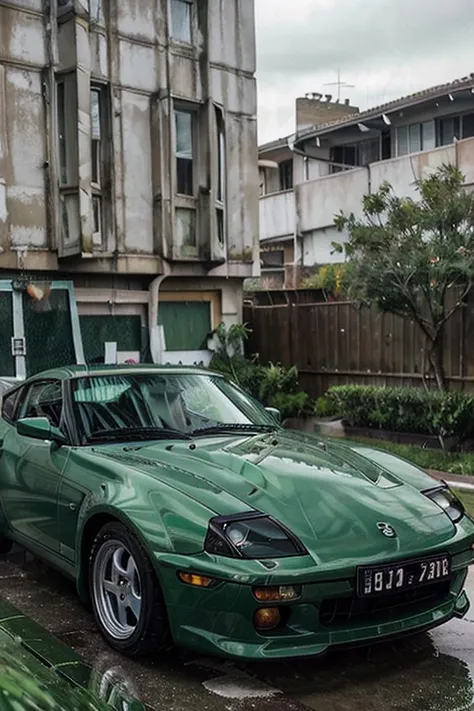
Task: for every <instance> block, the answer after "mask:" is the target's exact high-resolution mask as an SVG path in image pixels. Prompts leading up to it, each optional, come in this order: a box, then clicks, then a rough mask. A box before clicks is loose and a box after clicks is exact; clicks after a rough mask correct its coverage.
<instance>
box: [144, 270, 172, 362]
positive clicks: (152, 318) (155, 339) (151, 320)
mask: <svg viewBox="0 0 474 711" xmlns="http://www.w3.org/2000/svg"><path fill="white" fill-rule="evenodd" d="M163 269H164V272H165V273H164V274H161V275H160V276H159V277H156V279H153V281H152V282H151V284H150V286H149V288H148V292H149V301H148V332H149V334H150V335H149V338H150V352H151V359H152V361H153V363H155V364H157V365H159V364H161V363H162V362H163V350H164V348H163V346H164V344H163V342H162V339H161V329H160V327H159V325H158V308H159V301H160V289H161V285H162V284H163V282H164V280H165V279H166V278H167V277H169V276H170V274H171V269H170V266H169V264H167V263H166V262H163Z"/></svg>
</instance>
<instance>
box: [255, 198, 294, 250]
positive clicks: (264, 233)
mask: <svg viewBox="0 0 474 711" xmlns="http://www.w3.org/2000/svg"><path fill="white" fill-rule="evenodd" d="M295 228H296V212H295V193H294V191H293V190H286V191H285V192H282V193H273V194H272V195H265V196H263V197H262V198H260V239H261V240H262V239H267V238H268V237H283V236H286V235H289V236H293V235H294V234H295Z"/></svg>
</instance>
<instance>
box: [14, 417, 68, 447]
mask: <svg viewBox="0 0 474 711" xmlns="http://www.w3.org/2000/svg"><path fill="white" fill-rule="evenodd" d="M16 428H17V432H18V434H19V435H21V436H22V437H31V438H32V439H42V440H50V441H51V442H57V443H58V444H65V443H66V437H65V436H64V435H63V433H62V432H61V430H60V429H58V428H57V427H53V426H52V425H51V423H50V422H49V420H48V419H47V418H46V417H25V418H24V419H23V420H18V422H17V423H16Z"/></svg>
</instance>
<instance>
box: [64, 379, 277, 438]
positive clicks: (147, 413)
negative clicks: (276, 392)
mask: <svg viewBox="0 0 474 711" xmlns="http://www.w3.org/2000/svg"><path fill="white" fill-rule="evenodd" d="M72 398H73V409H74V415H75V419H76V422H77V425H78V428H79V432H80V437H81V440H82V441H83V442H88V441H90V440H94V439H100V438H101V437H103V438H104V439H107V438H116V439H120V438H121V437H123V438H126V437H128V435H133V436H136V438H137V439H141V435H142V436H143V438H153V437H154V436H157V437H158V436H159V435H160V431H161V432H162V433H163V434H164V435H166V436H168V437H170V438H172V437H173V434H175V435H176V436H178V435H183V434H184V435H190V434H200V433H205V432H206V431H208V432H213V431H214V432H216V433H218V431H219V430H221V429H223V428H224V429H225V428H228V429H229V430H231V429H233V428H235V429H237V430H240V429H244V430H245V429H250V430H251V429H252V428H253V429H256V430H258V429H271V428H272V427H275V426H276V422H275V419H274V418H273V416H272V415H271V414H270V413H268V412H267V411H266V410H265V408H264V407H262V406H261V405H260V404H259V403H257V402H256V401H255V400H253V399H252V398H251V397H250V396H248V395H246V394H245V393H244V392H243V391H242V390H240V389H239V388H237V387H236V386H234V385H232V384H231V383H230V382H228V381H227V380H225V379H223V378H221V377H219V376H215V375H212V374H209V375H206V374H198V373H197V374H194V373H191V374H169V375H167V374H162V373H160V374H156V373H151V374H150V373H130V374H128V373H127V374H117V375H104V376H89V377H85V378H78V379H75V380H73V381H72Z"/></svg>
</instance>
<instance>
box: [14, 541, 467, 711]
mask: <svg viewBox="0 0 474 711" xmlns="http://www.w3.org/2000/svg"><path fill="white" fill-rule="evenodd" d="M0 593H1V596H2V597H3V598H5V599H6V600H8V601H9V602H11V603H12V604H13V605H15V606H16V607H17V608H19V609H20V610H21V611H22V612H23V613H24V614H26V615H29V616H30V617H31V618H33V619H34V620H35V621H37V622H38V623H40V624H41V625H43V626H44V627H45V628H46V629H48V630H49V631H50V632H52V633H53V634H54V635H55V636H56V637H58V638H59V639H60V640H62V641H63V642H65V643H66V644H68V645H69V646H70V647H72V648H73V649H75V650H76V652H77V653H78V654H80V655H81V656H82V657H83V658H84V660H85V661H87V662H88V663H89V664H91V665H92V666H93V667H94V668H95V669H96V670H97V671H98V672H99V673H101V674H107V675H108V676H114V677H115V678H116V679H119V680H120V681H121V683H123V684H125V685H126V687H127V688H128V690H129V692H131V693H133V694H134V695H135V696H136V697H137V698H140V699H141V700H142V701H143V702H144V703H145V704H146V705H147V706H148V707H149V708H150V709H154V710H157V711H161V709H163V710H166V711H194V710H195V709H197V708H199V710H200V711H247V710H248V711H254V710H255V709H257V710H258V711H267V709H268V711H270V709H272V711H304V710H305V709H306V710H307V709H314V711H355V710H356V709H357V711H359V710H360V709H363V710H364V711H376V710H377V711H379V709H383V711H468V710H469V711H474V686H473V680H474V569H472V572H471V574H470V577H469V580H468V593H469V596H470V598H471V600H472V601H473V608H472V609H471V611H470V612H469V613H468V615H467V617H466V618H465V619H464V620H462V621H459V620H454V621H452V622H449V623H448V624H446V625H444V626H443V627H440V628H438V629H436V630H434V631H433V632H431V633H430V634H424V635H419V636H417V637H413V638H409V639H405V640H401V641H398V642H390V643H386V644H379V645H375V646H373V647H371V648H364V649H357V650H351V651H344V652H340V651H339V652H334V653H332V654H329V655H327V656H326V657H324V658H320V659H310V660H305V661H302V660H298V661H292V662H284V663H275V662H273V663H271V664H270V663H260V664H246V663H242V664H235V663H232V662H225V661H222V660H216V659H209V658H202V657H197V656H196V655H195V654H192V653H188V652H184V651H175V652H173V653H170V654H167V655H166V656H165V657H163V658H157V659H154V660H150V661H145V662H144V661H140V662H136V661H131V660H128V659H125V658H123V657H121V656H120V655H118V654H115V653H113V652H111V651H110V649H109V648H108V647H107V646H106V645H105V643H104V642H103V640H102V638H101V637H100V635H99V634H98V633H97V630H96V628H95V624H94V620H93V617H92V615H91V613H90V612H89V611H88V610H87V609H85V608H84V607H83V606H82V605H81V604H80V603H79V602H78V600H77V597H76V594H75V589H74V585H72V584H71V583H69V582H68V581H66V580H64V579H63V578H61V576H59V575H58V574H56V573H55V572H53V571H51V570H49V569H48V568H46V567H45V566H44V565H42V564H41V563H39V562H37V561H35V560H33V559H32V558H31V557H27V556H25V554H24V553H23V552H19V553H17V554H15V555H13V556H10V557H9V558H8V559H0Z"/></svg>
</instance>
